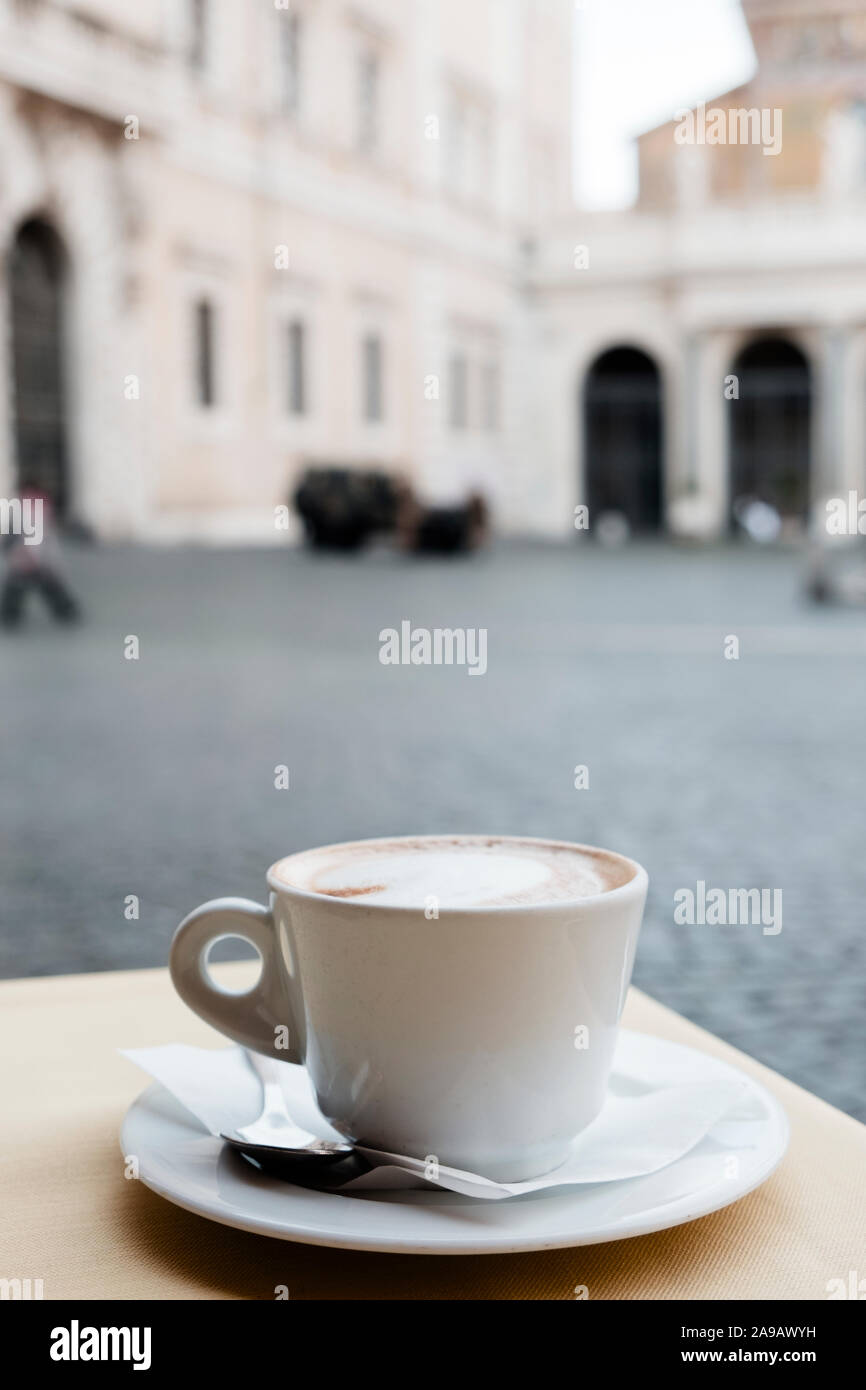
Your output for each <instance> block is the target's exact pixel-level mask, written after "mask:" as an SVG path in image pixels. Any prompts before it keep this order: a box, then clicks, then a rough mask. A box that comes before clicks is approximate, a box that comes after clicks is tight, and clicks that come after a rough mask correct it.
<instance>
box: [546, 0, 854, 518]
mask: <svg viewBox="0 0 866 1390" xmlns="http://www.w3.org/2000/svg"><path fill="white" fill-rule="evenodd" d="M742 4H743V11H744V14H745V17H746V20H747V22H748V24H749V27H750V31H751V34H752V38H753V42H754V46H755V50H756V54H757V59H758V66H757V71H756V74H755V77H754V78H753V80H752V81H751V82H750V83H749V84H748V85H747V86H745V87H743V88H741V89H739V90H737V91H734V92H730V93H726V94H724V95H723V96H720V97H718V98H717V99H715V100H708V101H707V102H706V103H704V105H703V107H702V108H700V109H697V110H696V111H694V112H690V113H689V112H677V113H675V119H673V120H672V121H671V122H669V123H668V124H667V125H664V126H662V127H660V128H659V129H657V130H653V131H650V132H648V133H647V134H646V135H644V136H642V137H641V138H640V140H639V141H638V148H639V168H640V197H639V200H638V203H637V206H636V208H634V209H633V210H630V211H629V212H624V213H611V214H593V215H580V214H575V215H573V216H572V217H570V218H569V219H568V222H567V225H566V227H565V228H564V229H563V230H562V231H561V233H560V235H559V236H558V237H553V238H551V239H549V240H548V241H547V242H546V243H545V244H544V245H543V246H542V248H541V249H540V253H539V255H538V257H537V258H536V261H535V264H534V266H533V270H532V282H533V291H532V294H533V303H534V308H535V321H534V328H533V331H534V332H535V334H536V335H537V351H536V353H535V354H534V359H535V361H536V362H538V363H539V371H538V375H537V380H536V382H535V383H534V386H533V389H532V395H533V398H534V399H535V400H536V402H537V418H538V423H539V431H538V434H537V436H536V438H537V457H538V458H539V459H541V460H543V461H544V472H543V475H539V476H536V478H535V493H534V497H535V505H534V507H533V509H532V514H533V517H534V519H535V521H536V522H537V524H539V526H540V527H541V528H542V529H547V530H548V531H550V532H551V533H553V532H559V533H561V534H564V533H565V531H566V530H567V529H568V528H569V526H570V525H571V524H572V523H571V521H570V518H571V516H572V513H573V508H574V506H575V505H579V504H586V505H588V506H589V508H590V513H592V512H593V511H595V513H596V514H597V513H598V511H599V510H611V511H618V512H620V513H623V514H624V515H625V516H626V517H627V519H628V521H629V523H630V525H631V528H632V531H636V532H640V531H644V532H652V531H656V530H660V529H662V530H664V529H667V530H669V531H674V532H685V533H688V534H690V535H693V536H696V537H698V536H704V537H713V536H718V535H722V534H724V533H725V532H726V531H727V529H728V528H729V526H730V525H731V522H732V514H733V512H734V511H735V509H736V506H737V503H738V501H739V500H741V499H746V498H750V497H757V498H759V499H760V500H762V501H766V502H769V503H770V504H771V505H772V506H773V507H775V508H776V510H777V511H778V512H779V514H780V516H781V517H782V520H783V524H784V526H785V527H786V528H787V530H788V531H790V532H797V531H801V530H802V529H803V528H804V526H805V525H806V524H807V523H808V519H809V517H810V515H814V514H815V512H816V511H817V512H819V513H820V511H821V510H822V504H823V502H824V501H825V499H826V498H827V497H829V496H841V495H846V494H847V492H848V491H849V490H857V491H858V492H859V494H860V495H866V235H864V229H866V100H864V98H866V5H864V3H863V0H742ZM719 113H721V114H719ZM774 121H775V122H776V123H777V129H778V132H779V134H780V136H781V139H780V141H779V142H777V143H778V144H779V145H780V148H778V149H776V148H774V147H773V146H774V141H773V123H774ZM723 136H724V137H725V138H724V139H723V138H722V137H723ZM765 146H766V147H767V153H764V149H765Z"/></svg>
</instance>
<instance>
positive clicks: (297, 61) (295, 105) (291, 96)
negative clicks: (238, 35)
mask: <svg viewBox="0 0 866 1390" xmlns="http://www.w3.org/2000/svg"><path fill="white" fill-rule="evenodd" d="M279 23H280V106H281V108H282V110H283V111H284V112H285V114H286V115H287V116H297V114H298V112H299V111H300V109H301V42H302V28H301V19H300V16H299V15H297V14H284V13H281V14H280V15H279Z"/></svg>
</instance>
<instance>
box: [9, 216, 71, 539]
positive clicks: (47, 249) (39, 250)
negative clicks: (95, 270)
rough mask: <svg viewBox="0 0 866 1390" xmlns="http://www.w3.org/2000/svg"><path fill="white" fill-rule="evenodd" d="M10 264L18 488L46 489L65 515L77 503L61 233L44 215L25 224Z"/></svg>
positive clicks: (18, 235)
mask: <svg viewBox="0 0 866 1390" xmlns="http://www.w3.org/2000/svg"><path fill="white" fill-rule="evenodd" d="M8 267H9V295H10V312H11V330H12V386H13V417H14V443H15V463H16V470H17V486H18V487H19V488H21V487H37V488H40V489H41V490H42V491H44V492H47V493H48V494H49V495H50V497H51V498H52V500H53V502H54V506H55V508H56V510H57V512H58V514H60V515H62V514H63V513H64V512H66V511H68V507H69V500H70V499H69V478H68V460H67V448H66V429H65V409H64V391H63V298H64V293H63V292H64V279H65V268H66V256H65V253H64V250H63V246H62V243H61V241H60V238H59V237H58V235H57V233H56V232H55V231H54V228H53V227H52V226H51V225H50V224H49V223H48V222H44V221H42V220H41V219H40V218H33V219H31V220H30V221H28V222H24V223H23V224H22V225H21V227H19V229H18V233H17V235H16V237H15V239H14V241H13V243H12V247H11V249H10V252H9V261H8Z"/></svg>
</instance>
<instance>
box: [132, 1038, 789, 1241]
mask: <svg viewBox="0 0 866 1390" xmlns="http://www.w3.org/2000/svg"><path fill="white" fill-rule="evenodd" d="M633 1036H638V1035H633ZM640 1042H641V1047H642V1049H643V1056H644V1058H645V1059H647V1060H648V1061H649V1063H650V1064H651V1067H652V1071H653V1073H654V1076H657V1078H658V1080H659V1081H660V1082H661V1081H663V1080H664V1079H665V1078H668V1077H669V1079H670V1081H671V1083H675V1082H676V1081H677V1080H679V1079H681V1077H682V1075H683V1073H684V1072H686V1071H688V1070H690V1069H691V1066H692V1061H691V1060H690V1059H691V1058H693V1055H694V1054H693V1050H692V1049H691V1048H686V1047H683V1046H682V1045H680V1044H678V1043H671V1042H665V1041H664V1040H663V1039H661V1038H653V1037H649V1036H641V1038H640ZM701 1065H702V1067H705V1068H713V1069H715V1068H717V1069H718V1074H719V1075H724V1076H727V1077H730V1078H735V1079H737V1080H738V1081H741V1082H743V1081H745V1083H746V1085H747V1087H748V1091H747V1093H746V1100H747V1101H748V1106H747V1107H746V1109H747V1111H748V1113H749V1115H750V1118H748V1119H726V1120H722V1121H720V1122H719V1123H718V1124H716V1125H715V1126H714V1127H713V1129H711V1130H710V1132H709V1134H708V1135H707V1136H706V1137H705V1138H704V1139H703V1140H702V1141H701V1142H700V1144H698V1145H697V1146H696V1147H695V1148H694V1149H692V1150H691V1152H690V1153H688V1154H685V1155H684V1156H683V1157H682V1158H680V1159H678V1160H677V1161H676V1162H675V1163H671V1164H669V1165H668V1167H667V1168H663V1169H661V1171H659V1172H657V1173H651V1174H649V1175H648V1176H647V1177H642V1178H629V1179H627V1180H625V1181H621V1182H611V1183H593V1184H585V1185H581V1186H573V1187H559V1188H549V1189H547V1190H546V1191H542V1192H536V1193H531V1194H528V1195H526V1196H523V1197H512V1198H508V1199H506V1200H503V1201H485V1200H480V1199H475V1198H471V1197H461V1196H458V1195H456V1194H455V1193H451V1192H443V1191H434V1190H432V1189H419V1190H417V1191H414V1190H410V1191H394V1192H369V1193H364V1194H363V1195H362V1194H361V1193H358V1194H356V1195H352V1196H349V1195H345V1196H342V1195H340V1194H339V1193H335V1192H315V1191H311V1190H310V1189H308V1188H302V1187H296V1186H294V1185H293V1184H291V1183H288V1182H283V1181H281V1180H280V1179H278V1178H273V1177H267V1176H265V1175H264V1174H263V1173H260V1172H257V1171H256V1169H254V1168H253V1167H252V1166H251V1165H250V1164H249V1163H247V1161H246V1160H245V1159H244V1158H242V1157H241V1156H240V1155H239V1154H236V1153H234V1152H232V1151H231V1150H230V1149H228V1148H227V1147H225V1146H224V1145H223V1144H222V1143H221V1142H220V1140H219V1139H215V1138H213V1137H212V1136H211V1135H210V1134H207V1133H205V1131H204V1130H203V1129H202V1128H201V1126H200V1125H199V1123H198V1121H197V1120H196V1119H194V1118H193V1116H192V1115H191V1114H190V1113H189V1111H187V1110H186V1109H185V1108H184V1107H183V1106H182V1105H180V1103H179V1102H178V1101H176V1100H175V1099H174V1097H173V1096H171V1095H170V1094H169V1092H168V1091H166V1089H165V1088H164V1087H163V1086H161V1085H160V1084H159V1083H158V1082H156V1083H154V1084H153V1085H152V1086H150V1087H148V1089H147V1090H146V1091H145V1092H144V1093H143V1094H142V1095H140V1096H139V1097H138V1099H137V1100H136V1101H135V1102H134V1103H133V1104H132V1106H130V1109H129V1111H128V1112H127V1115H126V1118H125V1120H124V1123H123V1128H122V1130H121V1136H120V1143H121V1148H122V1150H123V1152H124V1154H135V1155H136V1156H137V1158H138V1163H139V1175H140V1177H141V1180H142V1182H144V1183H145V1184H146V1186H147V1187H150V1188H152V1189H153V1191H154V1192H158V1193H159V1194H160V1196H162V1197H167V1198H168V1200H169V1201H170V1202H174V1203H175V1204H176V1205H177V1206H179V1207H184V1208H186V1210H187V1211H193V1212H197V1213H198V1214H199V1215H200V1216H206V1217H210V1218H211V1220H213V1221H219V1222H221V1223H222V1224H223V1225H226V1226H235V1227H237V1228H238V1229H239V1230H242V1231H254V1232H256V1233H258V1234H260V1235H267V1236H276V1237H277V1238H278V1239H281V1240H296V1241H301V1242H305V1243H306V1244H309V1245H335V1246H341V1247H343V1248H345V1249H347V1250H385V1251H394V1252H399V1253H401V1254H419V1255H480V1254H492V1253H495V1252H497V1251H500V1252H502V1253H506V1252H513V1251H519V1250H553V1249H556V1248H558V1247H561V1246H569V1245H596V1244H600V1243H601V1242H602V1241H608V1240H624V1239H626V1238H627V1237H629V1236H640V1235H646V1234H647V1233H648V1232H650V1231H661V1230H665V1229H666V1228H667V1227H669V1226H679V1225H681V1224H682V1223H683V1222H685V1221H693V1220H694V1219H695V1218H696V1217H698V1216H706V1215H707V1214H708V1213H709V1212H712V1211H718V1210H719V1209H720V1208H721V1207H726V1206H728V1205H729V1203H731V1202H735V1201H736V1200H737V1198H739V1197H742V1196H743V1195H744V1194H745V1193H747V1192H751V1191H752V1189H753V1188H755V1187H757V1186H758V1185H759V1184H760V1183H762V1182H763V1181H764V1179H765V1178H767V1177H769V1175H770V1174H771V1173H772V1171H773V1169H774V1168H775V1167H776V1165H777V1164H778V1163H779V1160H780V1159H781V1158H782V1155H783V1154H784V1152H785V1149H786V1148H787V1144H788V1121H787V1119H786V1117H785V1112H784V1111H783V1109H782V1107H781V1105H780V1104H779V1102H778V1101H777V1100H776V1098H775V1097H774V1096H772V1095H771V1094H770V1092H769V1091H767V1090H766V1089H765V1088H764V1087H763V1086H761V1085H759V1084H758V1082H757V1081H754V1080H753V1079H752V1078H751V1077H749V1076H747V1075H746V1074H745V1073H744V1072H742V1071H740V1070H739V1069H738V1068H736V1067H732V1066H730V1065H728V1064H727V1063H725V1062H720V1061H718V1060H717V1059H715V1058H710V1057H707V1056H705V1055H704V1054H701Z"/></svg>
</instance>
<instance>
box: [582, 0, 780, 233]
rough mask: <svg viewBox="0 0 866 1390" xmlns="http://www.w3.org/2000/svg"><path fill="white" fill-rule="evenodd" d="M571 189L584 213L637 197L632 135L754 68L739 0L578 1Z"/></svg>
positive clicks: (715, 92)
mask: <svg viewBox="0 0 866 1390" xmlns="http://www.w3.org/2000/svg"><path fill="white" fill-rule="evenodd" d="M575 6H576V10H577V24H576V26H575V30H576V52H575V65H576V81H575V105H576V113H575V115H576V123H577V126H576V130H577V139H576V149H575V192H576V197H577V200H578V202H579V203H581V204H582V205H583V206H584V207H590V208H613V207H624V206H627V205H628V204H629V203H631V202H632V201H633V200H634V198H635V195H636V193H637V165H636V158H635V154H634V147H633V145H632V144H631V137H632V136H634V135H638V134H640V133H641V131H644V130H650V129H651V128H652V127H653V126H655V125H660V124H661V123H662V122H663V121H667V120H670V119H671V117H672V116H673V114H674V112H675V111H676V110H677V108H679V107H685V106H694V105H697V103H698V102H699V101H708V100H711V99H712V98H713V97H714V96H719V95H720V94H721V93H722V92H726V91H728V90H729V89H730V88H731V87H736V86H738V85H739V84H740V83H741V82H743V81H745V80H746V79H747V78H748V77H750V76H751V74H752V73H753V71H754V68H755V53H754V49H753V47H752V42H751V39H750V37H749V31H748V28H747V26H746V22H745V20H744V19H743V14H742V11H741V9H740V5H739V0H575Z"/></svg>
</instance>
